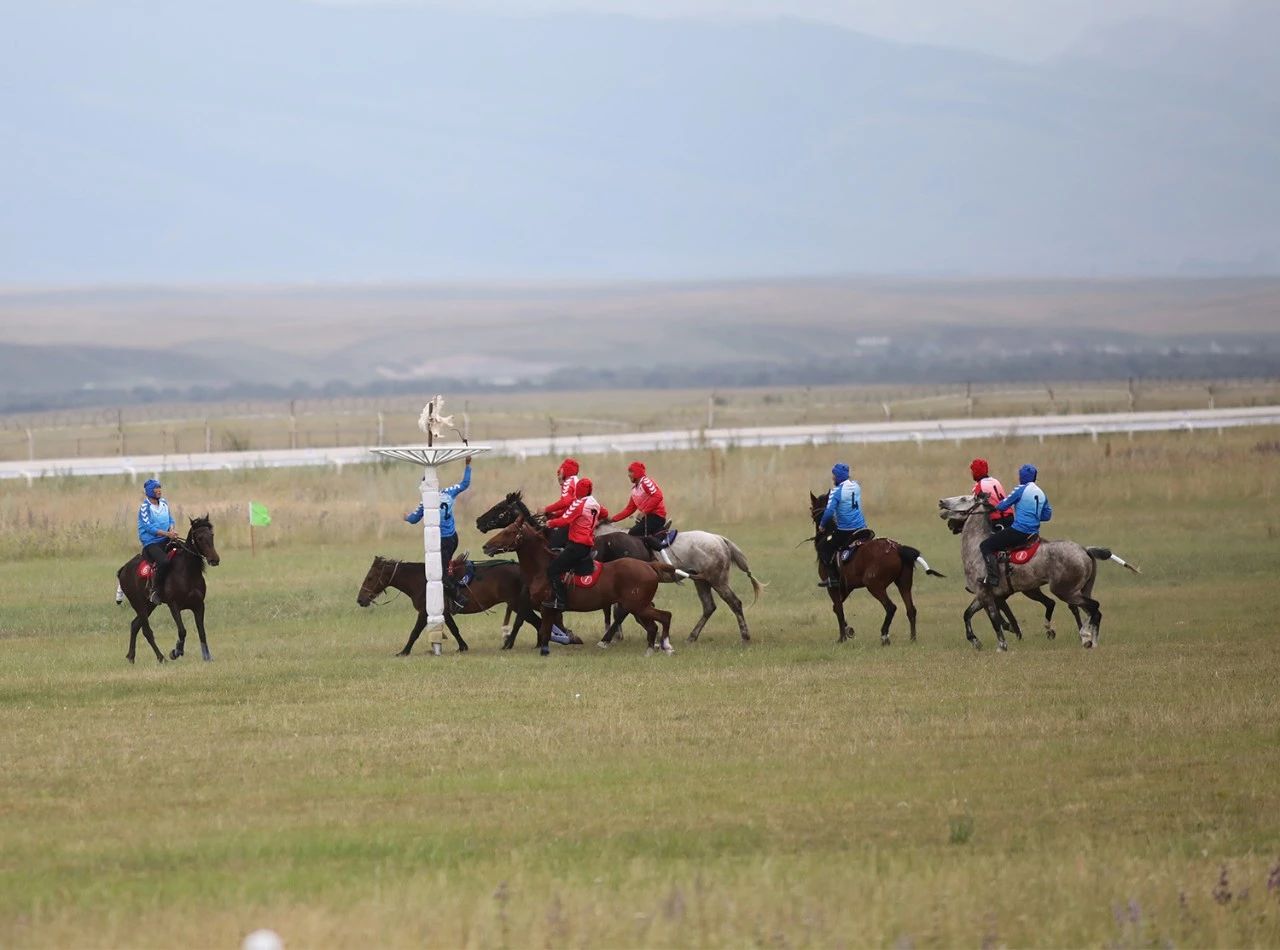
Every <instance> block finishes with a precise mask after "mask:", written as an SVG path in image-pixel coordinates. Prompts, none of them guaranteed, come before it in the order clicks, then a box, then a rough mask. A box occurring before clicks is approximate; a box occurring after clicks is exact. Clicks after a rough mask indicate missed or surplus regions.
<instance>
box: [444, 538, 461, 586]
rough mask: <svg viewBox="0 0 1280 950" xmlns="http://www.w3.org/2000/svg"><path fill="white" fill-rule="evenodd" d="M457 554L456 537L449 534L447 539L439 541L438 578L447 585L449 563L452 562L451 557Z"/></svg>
mask: <svg viewBox="0 0 1280 950" xmlns="http://www.w3.org/2000/svg"><path fill="white" fill-rule="evenodd" d="M457 553H458V536H457V535H456V534H451V535H449V537H447V538H444V537H442V538H441V539H440V568H441V574H440V576H441V577H443V578H444V579H445V582H446V583H447V582H448V580H449V562H450V561H452V560H453V556H454V555H455V554H457Z"/></svg>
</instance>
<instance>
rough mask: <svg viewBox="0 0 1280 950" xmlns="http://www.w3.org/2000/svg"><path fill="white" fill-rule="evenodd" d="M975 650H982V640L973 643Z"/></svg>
mask: <svg viewBox="0 0 1280 950" xmlns="http://www.w3.org/2000/svg"><path fill="white" fill-rule="evenodd" d="M973 648H974V649H975V650H981V649H982V641H981V640H974V641H973Z"/></svg>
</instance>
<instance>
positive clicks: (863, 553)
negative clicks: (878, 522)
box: [809, 492, 943, 646]
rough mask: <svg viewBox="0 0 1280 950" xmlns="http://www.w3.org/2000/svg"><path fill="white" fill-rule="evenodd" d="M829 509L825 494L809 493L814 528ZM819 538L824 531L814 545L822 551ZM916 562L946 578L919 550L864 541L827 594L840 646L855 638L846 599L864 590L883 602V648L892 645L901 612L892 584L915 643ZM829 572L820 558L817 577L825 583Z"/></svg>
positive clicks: (816, 536)
mask: <svg viewBox="0 0 1280 950" xmlns="http://www.w3.org/2000/svg"><path fill="white" fill-rule="evenodd" d="M826 508H827V496H826V495H815V494H813V493H812V492H810V493H809V515H810V517H812V518H813V526H814V527H815V528H817V527H818V526H819V522H820V521H821V520H822V515H823V512H824V511H826ZM820 535H821V531H817V532H815V534H814V537H813V546H814V548H815V550H817V551H819V552H821V551H822V546H821V543H820V540H821V539H820ZM916 561H919V562H920V563H921V564H922V565H923V566H924V572H925V573H926V574H930V575H932V576H934V577H942V576H943V575H942V574H940V573H938V572H937V571H935V570H934V569H933V568H931V567H930V566H929V563H928V562H927V561H926V560H925V559H924V558H923V557H921V556H920V551H919V550H918V549H917V548H912V547H908V546H907V545H905V544H899V543H898V542H897V541H890V540H889V539H888V538H875V539H874V540H871V541H864V542H863V543H862V544H860V545H858V548H857V550H856V551H855V552H854V554H853V556H851V557H850V558H849V560H847V561H843V562H841V564H840V574H839V584H838V585H837V586H835V587H828V588H827V593H828V594H830V595H831V610H832V612H833V613H834V614H835V615H836V622H837V623H838V624H839V625H840V639H839V640H838V641H837V642H838V643H844V642H845V641H846V640H848V639H850V638H851V637H852V636H853V627H852V626H850V625H849V624H847V623H846V622H845V619H844V601H845V598H846V597H848V596H849V594H850V592H851V591H854V590H856V589H857V588H859V587H865V588H866V589H867V591H868V593H870V594H871V596H872V597H874V598H875V599H876V600H878V601H880V604H881V606H882V607H884V623H883V624H881V625H880V645H881V646H888V645H889V627H890V625H891V624H892V623H893V615H894V614H896V613H897V612H898V607H897V605H896V604H895V603H894V602H893V601H892V600H890V599H889V585H890V584H894V585H896V586H897V588H898V593H900V594H901V595H902V602H903V604H905V605H906V608H907V620H908V622H909V623H910V624H911V639H912V641H914V640H915V638H916V605H915V602H914V601H913V600H912V599H911V581H912V579H913V577H914V574H915V564H916ZM830 569H831V566H830V565H829V564H826V563H824V562H823V560H822V557H821V555H819V557H818V577H819V578H820V579H821V580H823V581H826V579H827V577H828V576H829V573H830Z"/></svg>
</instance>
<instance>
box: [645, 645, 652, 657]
mask: <svg viewBox="0 0 1280 950" xmlns="http://www.w3.org/2000/svg"><path fill="white" fill-rule="evenodd" d="M644 655H645V656H653V647H645V648H644Z"/></svg>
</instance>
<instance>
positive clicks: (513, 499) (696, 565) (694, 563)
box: [476, 491, 768, 643]
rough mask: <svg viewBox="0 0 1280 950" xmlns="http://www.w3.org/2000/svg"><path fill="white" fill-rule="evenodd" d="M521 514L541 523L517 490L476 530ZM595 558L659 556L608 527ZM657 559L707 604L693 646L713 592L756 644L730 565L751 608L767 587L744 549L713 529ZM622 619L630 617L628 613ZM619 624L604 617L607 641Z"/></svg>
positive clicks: (678, 542)
mask: <svg viewBox="0 0 1280 950" xmlns="http://www.w3.org/2000/svg"><path fill="white" fill-rule="evenodd" d="M521 516H523V517H524V518H525V520H526V521H533V520H536V519H535V518H534V516H533V515H532V514H531V513H530V512H529V509H528V508H527V507H526V506H525V504H524V501H523V499H522V497H521V493H520V492H518V491H514V492H511V493H510V494H508V495H507V496H506V498H504V499H503V500H502V501H500V502H498V503H497V504H496V505H494V506H493V507H492V508H490V509H489V510H488V511H486V512H485V513H484V514H482V515H481V516H480V517H479V518H477V519H476V527H477V528H479V529H480V530H481V531H484V532H489V531H495V530H497V529H498V528H505V527H506V526H507V525H509V524H511V523H512V522H513V521H515V520H516V518H517V517H521ZM594 557H595V558H596V560H598V561H601V562H602V563H607V562H609V561H615V560H617V559H618V558H620V557H630V558H638V559H639V560H642V561H650V560H653V559H654V557H655V553H654V551H653V550H651V549H650V547H649V546H648V545H647V544H646V543H645V539H644V538H638V537H635V536H633V535H630V534H627V532H626V531H624V530H622V528H621V527H619V526H616V525H606V526H604V527H602V528H601V529H600V530H599V531H597V532H596V539H595V547H594ZM656 557H658V558H659V559H660V560H662V561H663V562H664V563H666V564H668V565H670V566H671V567H675V568H679V569H681V570H683V571H685V572H687V573H688V574H690V575H693V576H692V577H691V578H690V579H691V580H692V581H693V586H694V589H695V590H696V591H697V592H698V599H699V600H700V601H701V602H702V616H701V617H700V618H698V622H697V623H696V624H694V627H693V630H691V631H690V632H689V636H688V640H689V642H690V643H695V642H697V639H698V636H699V635H700V634H701V633H702V628H703V627H705V626H706V625H707V621H708V620H710V619H711V615H712V614H713V613H715V611H716V602H715V598H714V597H712V596H711V594H712V591H714V592H715V593H717V594H719V595H720V599H721V600H723V601H724V602H725V603H726V604H728V605H729V609H730V610H732V611H733V615H734V617H735V618H737V621H738V634H739V636H740V637H741V638H742V642H744V643H749V642H750V641H751V633H750V631H749V630H748V629H747V618H746V617H745V616H744V615H743V612H742V601H741V600H740V599H739V598H738V595H737V594H736V593H734V590H733V588H731V587H730V586H729V570H730V568H731V567H737V568H738V570H740V571H742V572H743V573H744V574H746V575H747V578H748V579H749V580H750V581H751V590H752V599H751V603H752V605H754V604H755V603H756V601H757V600H759V599H760V594H761V592H762V591H763V590H764V588H765V587H766V586H768V585H766V584H762V583H761V582H760V581H758V580H757V579H756V576H755V575H754V574H752V573H751V565H750V564H748V563H747V556H746V555H745V554H744V553H743V552H742V549H741V548H740V547H738V546H737V545H736V544H734V543H733V541H731V540H729V539H728V538H726V537H724V535H720V534H712V533H711V532H710V531H681V532H680V533H678V534H677V535H676V539H675V542H674V543H672V545H671V546H670V547H668V548H664V549H662V550H661V551H659V552H657V554H656ZM669 580H675V578H669V577H663V582H664V583H665V582H667V581H669ZM623 617H624V619H625V613H624V615H623ZM620 623H621V620H619V619H617V618H614V621H613V623H612V624H611V623H610V621H609V618H608V617H606V618H605V626H606V628H608V629H607V631H606V634H605V636H606V637H607V638H608V639H610V640H611V639H612V635H613V634H614V633H616V632H617V630H618V626H619V624H620ZM606 642H607V641H606Z"/></svg>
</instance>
